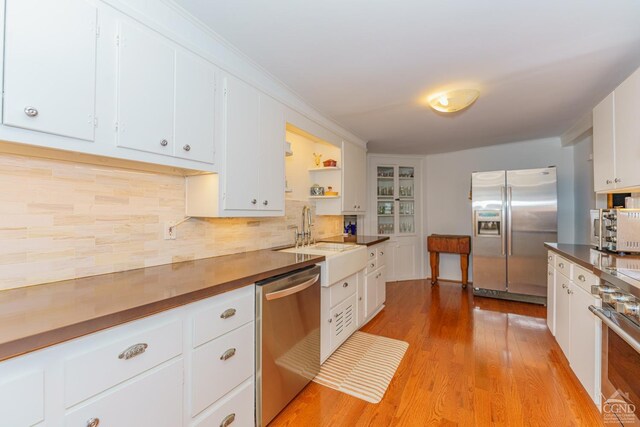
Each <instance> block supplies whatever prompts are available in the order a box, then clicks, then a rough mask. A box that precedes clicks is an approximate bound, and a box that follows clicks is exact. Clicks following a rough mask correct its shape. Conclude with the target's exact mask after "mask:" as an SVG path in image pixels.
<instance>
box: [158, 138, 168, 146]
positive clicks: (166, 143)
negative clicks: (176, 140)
mask: <svg viewBox="0 0 640 427" xmlns="http://www.w3.org/2000/svg"><path fill="white" fill-rule="evenodd" d="M160 145H162V146H163V147H166V146H167V145H169V141H167V140H166V139H163V140H162V141H160Z"/></svg>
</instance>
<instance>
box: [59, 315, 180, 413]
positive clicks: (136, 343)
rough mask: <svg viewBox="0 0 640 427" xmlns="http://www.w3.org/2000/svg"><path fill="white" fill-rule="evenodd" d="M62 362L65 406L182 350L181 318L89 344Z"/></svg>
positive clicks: (90, 340) (121, 380)
mask: <svg viewBox="0 0 640 427" xmlns="http://www.w3.org/2000/svg"><path fill="white" fill-rule="evenodd" d="M101 337H102V334H96V335H94V336H92V337H89V339H88V345H87V347H88V348H89V350H88V351H87V352H85V353H83V354H81V355H79V356H76V357H71V358H68V359H66V360H65V362H64V401H65V406H66V407H67V408H68V407H70V406H73V405H75V404H76V403H78V402H81V401H83V400H85V399H87V398H89V397H91V396H94V395H96V394H98V393H100V392H102V391H104V390H106V389H108V388H110V387H112V386H114V385H116V384H119V383H121V382H123V381H125V380H128V379H129V378H133V377H134V376H136V375H138V374H140V373H142V372H144V371H146V370H149V369H151V368H153V367H154V366H157V365H159V364H161V363H162V362H165V361H167V360H169V359H171V358H173V357H176V356H178V355H179V354H181V353H182V322H181V321H179V320H174V321H172V322H170V323H165V324H163V325H161V326H158V327H156V328H153V329H147V330H144V331H142V332H138V333H132V334H131V335H130V336H128V337H127V338H124V339H119V340H118V341H116V342H113V343H111V344H109V345H105V346H100V347H97V348H96V347H93V348H91V344H93V343H95V342H96V341H95V340H96V339H99V338H101Z"/></svg>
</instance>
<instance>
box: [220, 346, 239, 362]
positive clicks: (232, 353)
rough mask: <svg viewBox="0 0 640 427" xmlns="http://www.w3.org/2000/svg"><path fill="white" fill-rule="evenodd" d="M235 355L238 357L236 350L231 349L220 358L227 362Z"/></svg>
mask: <svg viewBox="0 0 640 427" xmlns="http://www.w3.org/2000/svg"><path fill="white" fill-rule="evenodd" d="M235 355H236V349H235V348H230V349H229V350H227V351H225V352H224V353H222V356H220V360H227V359H230V358H232V357H233V356H235Z"/></svg>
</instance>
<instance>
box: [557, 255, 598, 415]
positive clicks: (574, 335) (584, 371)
mask: <svg viewBox="0 0 640 427" xmlns="http://www.w3.org/2000/svg"><path fill="white" fill-rule="evenodd" d="M550 256H552V257H554V258H555V263H554V262H553V260H552V259H550V261H549V266H548V272H549V274H550V276H549V277H551V275H553V277H554V280H553V285H554V286H555V292H554V293H553V296H554V300H553V301H552V302H551V303H549V302H548V305H547V310H548V311H547V319H550V318H551V319H554V321H553V326H554V329H555V337H556V341H557V342H558V344H559V345H560V348H561V349H562V352H563V353H564V355H565V357H566V358H567V360H568V361H569V365H570V366H571V369H572V370H573V372H574V374H575V375H576V377H578V379H579V380H580V383H581V384H582V386H583V387H584V388H585V390H586V391H587V393H589V396H590V397H591V399H593V401H594V402H595V404H596V405H599V404H600V369H601V348H602V343H601V338H602V329H601V328H602V326H601V322H600V320H599V319H598V318H597V317H595V316H594V315H593V314H592V313H591V312H590V311H589V306H590V305H594V306H596V307H600V306H601V304H602V302H601V300H600V298H599V297H597V296H594V295H592V294H591V286H592V285H596V284H597V283H598V278H597V277H596V276H595V275H593V274H592V273H591V272H589V271H588V270H586V269H584V268H583V267H581V266H579V265H576V264H574V263H572V262H570V261H568V260H567V259H565V258H563V257H561V256H560V255H553V254H550ZM567 275H568V276H567ZM549 329H550V330H551V331H552V332H553V331H554V329H552V326H549Z"/></svg>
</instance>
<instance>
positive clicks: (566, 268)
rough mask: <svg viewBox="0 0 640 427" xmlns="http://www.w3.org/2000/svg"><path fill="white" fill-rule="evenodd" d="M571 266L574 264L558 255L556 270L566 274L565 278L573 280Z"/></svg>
mask: <svg viewBox="0 0 640 427" xmlns="http://www.w3.org/2000/svg"><path fill="white" fill-rule="evenodd" d="M571 266H572V263H571V262H569V261H567V260H566V259H564V258H562V257H561V256H558V255H556V270H558V271H559V272H560V273H562V274H564V275H565V277H568V278H571Z"/></svg>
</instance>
